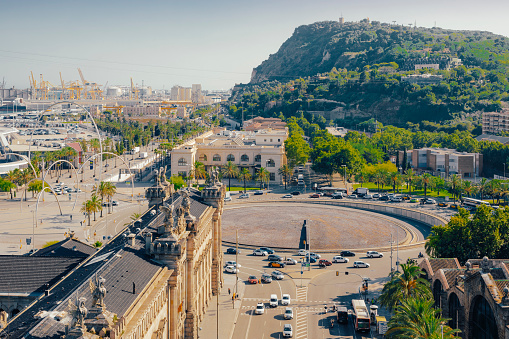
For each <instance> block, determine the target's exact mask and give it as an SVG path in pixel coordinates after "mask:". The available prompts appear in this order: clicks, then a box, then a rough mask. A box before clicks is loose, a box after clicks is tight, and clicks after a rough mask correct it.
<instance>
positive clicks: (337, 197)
mask: <svg viewBox="0 0 509 339" xmlns="http://www.w3.org/2000/svg"><path fill="white" fill-rule="evenodd" d="M332 199H343V196H342V195H341V194H333V195H332Z"/></svg>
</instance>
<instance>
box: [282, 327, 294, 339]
mask: <svg viewBox="0 0 509 339" xmlns="http://www.w3.org/2000/svg"><path fill="white" fill-rule="evenodd" d="M283 337H285V338H291V337H293V331H292V325H290V324H285V326H284V327H283Z"/></svg>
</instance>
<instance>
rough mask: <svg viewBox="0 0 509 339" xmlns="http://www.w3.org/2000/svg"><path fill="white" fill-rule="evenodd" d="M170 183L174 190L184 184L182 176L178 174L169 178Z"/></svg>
mask: <svg viewBox="0 0 509 339" xmlns="http://www.w3.org/2000/svg"><path fill="white" fill-rule="evenodd" d="M170 183H172V184H173V187H174V188H175V190H179V189H181V188H182V187H184V186H185V185H186V182H185V181H184V178H182V177H181V176H179V175H172V177H171V178H170Z"/></svg>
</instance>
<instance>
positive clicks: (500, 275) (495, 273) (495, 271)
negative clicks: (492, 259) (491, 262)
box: [490, 267, 507, 280]
mask: <svg viewBox="0 0 509 339" xmlns="http://www.w3.org/2000/svg"><path fill="white" fill-rule="evenodd" d="M490 274H491V276H492V277H493V279H495V280H502V279H507V277H506V276H505V274H504V271H502V269H501V268H500V267H494V268H492V269H490Z"/></svg>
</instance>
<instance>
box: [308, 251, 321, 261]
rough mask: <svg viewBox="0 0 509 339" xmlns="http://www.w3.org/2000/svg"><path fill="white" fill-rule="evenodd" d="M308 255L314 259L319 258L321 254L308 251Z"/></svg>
mask: <svg viewBox="0 0 509 339" xmlns="http://www.w3.org/2000/svg"><path fill="white" fill-rule="evenodd" d="M309 256H310V257H312V258H315V259H320V258H321V257H322V256H321V255H320V254H317V253H313V252H311V253H309Z"/></svg>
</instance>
